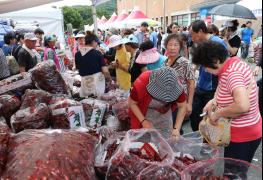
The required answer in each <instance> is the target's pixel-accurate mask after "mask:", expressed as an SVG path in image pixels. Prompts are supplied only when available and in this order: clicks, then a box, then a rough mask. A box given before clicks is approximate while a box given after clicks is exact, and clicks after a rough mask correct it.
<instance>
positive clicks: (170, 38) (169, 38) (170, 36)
mask: <svg viewBox="0 0 263 180" xmlns="http://www.w3.org/2000/svg"><path fill="white" fill-rule="evenodd" d="M172 39H175V40H177V41H178V42H179V44H180V48H182V47H183V36H182V35H178V34H175V33H173V34H170V35H168V36H167V38H166V39H165V40H164V47H166V48H167V45H168V43H169V41H170V40H172Z"/></svg>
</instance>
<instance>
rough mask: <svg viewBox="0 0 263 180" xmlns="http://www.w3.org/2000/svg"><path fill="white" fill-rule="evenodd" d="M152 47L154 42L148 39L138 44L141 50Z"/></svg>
mask: <svg viewBox="0 0 263 180" xmlns="http://www.w3.org/2000/svg"><path fill="white" fill-rule="evenodd" d="M152 48H154V43H153V42H152V41H150V40H148V41H145V42H143V43H142V44H141V45H140V50H141V51H147V50H149V49H152Z"/></svg>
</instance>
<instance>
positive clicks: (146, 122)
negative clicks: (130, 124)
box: [142, 120, 153, 129]
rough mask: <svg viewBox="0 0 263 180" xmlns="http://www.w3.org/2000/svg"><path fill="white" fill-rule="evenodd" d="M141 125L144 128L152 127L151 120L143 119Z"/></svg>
mask: <svg viewBox="0 0 263 180" xmlns="http://www.w3.org/2000/svg"><path fill="white" fill-rule="evenodd" d="M142 127H143V128H145V129H153V124H152V122H151V121H148V120H144V121H143V122H142Z"/></svg>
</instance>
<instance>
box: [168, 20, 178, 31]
mask: <svg viewBox="0 0 263 180" xmlns="http://www.w3.org/2000/svg"><path fill="white" fill-rule="evenodd" d="M174 25H175V26H178V27H179V25H178V23H176V22H172V23H171V24H170V25H169V28H170V29H172V28H173V26H174Z"/></svg>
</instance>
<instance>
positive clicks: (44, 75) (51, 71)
mask: <svg viewBox="0 0 263 180" xmlns="http://www.w3.org/2000/svg"><path fill="white" fill-rule="evenodd" d="M30 72H31V73H32V80H33V82H34V83H35V85H36V86H37V87H38V88H40V89H42V90H45V91H47V92H49V93H52V94H69V93H68V92H69V90H68V88H67V85H66V83H65V81H64V79H63V78H62V76H61V74H60V73H59V72H58V71H57V68H56V65H55V64H54V61H51V60H48V61H43V62H41V63H39V64H38V65H37V66H36V67H34V68H33V69H32V70H30Z"/></svg>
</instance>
